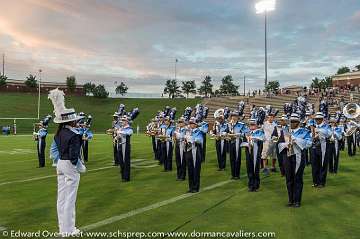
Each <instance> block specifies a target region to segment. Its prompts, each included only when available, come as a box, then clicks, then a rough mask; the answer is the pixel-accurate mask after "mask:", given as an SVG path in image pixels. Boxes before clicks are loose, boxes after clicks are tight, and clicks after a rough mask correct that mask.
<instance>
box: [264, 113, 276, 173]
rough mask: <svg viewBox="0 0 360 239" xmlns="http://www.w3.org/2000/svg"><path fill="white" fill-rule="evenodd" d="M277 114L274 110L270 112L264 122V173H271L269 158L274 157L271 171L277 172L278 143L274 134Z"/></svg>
mask: <svg viewBox="0 0 360 239" xmlns="http://www.w3.org/2000/svg"><path fill="white" fill-rule="evenodd" d="M274 118H275V114H274V113H273V112H269V113H268V115H267V119H266V121H265V122H264V124H263V130H264V133H265V140H264V144H263V150H262V154H261V159H262V166H263V168H264V169H263V173H265V174H269V168H268V158H269V157H271V159H272V168H271V171H273V172H276V167H275V163H276V143H274V142H273V139H272V134H273V132H274V130H275V128H276V123H275V122H274Z"/></svg>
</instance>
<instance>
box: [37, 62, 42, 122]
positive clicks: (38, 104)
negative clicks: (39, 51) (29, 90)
mask: <svg viewBox="0 0 360 239" xmlns="http://www.w3.org/2000/svg"><path fill="white" fill-rule="evenodd" d="M41 72H42V70H41V69H39V96H38V119H40V95H41Z"/></svg>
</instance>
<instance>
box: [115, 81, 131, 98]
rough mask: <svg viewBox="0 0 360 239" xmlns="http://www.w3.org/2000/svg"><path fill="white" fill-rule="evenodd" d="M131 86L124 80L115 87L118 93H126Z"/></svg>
mask: <svg viewBox="0 0 360 239" xmlns="http://www.w3.org/2000/svg"><path fill="white" fill-rule="evenodd" d="M128 89H129V87H127V85H125V83H124V82H121V83H120V85H118V86H117V87H116V89H115V92H116V94H120V95H125V94H126V93H127V91H128Z"/></svg>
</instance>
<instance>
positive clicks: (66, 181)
mask: <svg viewBox="0 0 360 239" xmlns="http://www.w3.org/2000/svg"><path fill="white" fill-rule="evenodd" d="M57 180H58V195H57V214H58V221H59V232H60V233H72V232H74V231H75V202H76V195H77V190H78V187H79V182H80V174H79V172H78V171H77V170H76V167H75V166H74V165H73V164H72V163H71V162H70V160H59V161H58V164H57Z"/></svg>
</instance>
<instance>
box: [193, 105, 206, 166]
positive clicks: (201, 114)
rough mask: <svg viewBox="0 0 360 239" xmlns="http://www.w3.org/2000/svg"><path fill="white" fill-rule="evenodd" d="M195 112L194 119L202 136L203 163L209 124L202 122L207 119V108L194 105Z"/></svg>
mask: <svg viewBox="0 0 360 239" xmlns="http://www.w3.org/2000/svg"><path fill="white" fill-rule="evenodd" d="M195 108H196V111H195V115H196V116H195V117H196V121H197V123H198V128H199V129H200V131H201V133H202V135H203V145H202V152H203V156H202V161H203V162H204V161H205V158H206V134H207V132H208V131H209V124H208V123H207V122H206V121H205V120H204V119H206V118H207V116H208V113H209V108H208V107H205V106H203V105H201V104H198V105H196V107H195Z"/></svg>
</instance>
